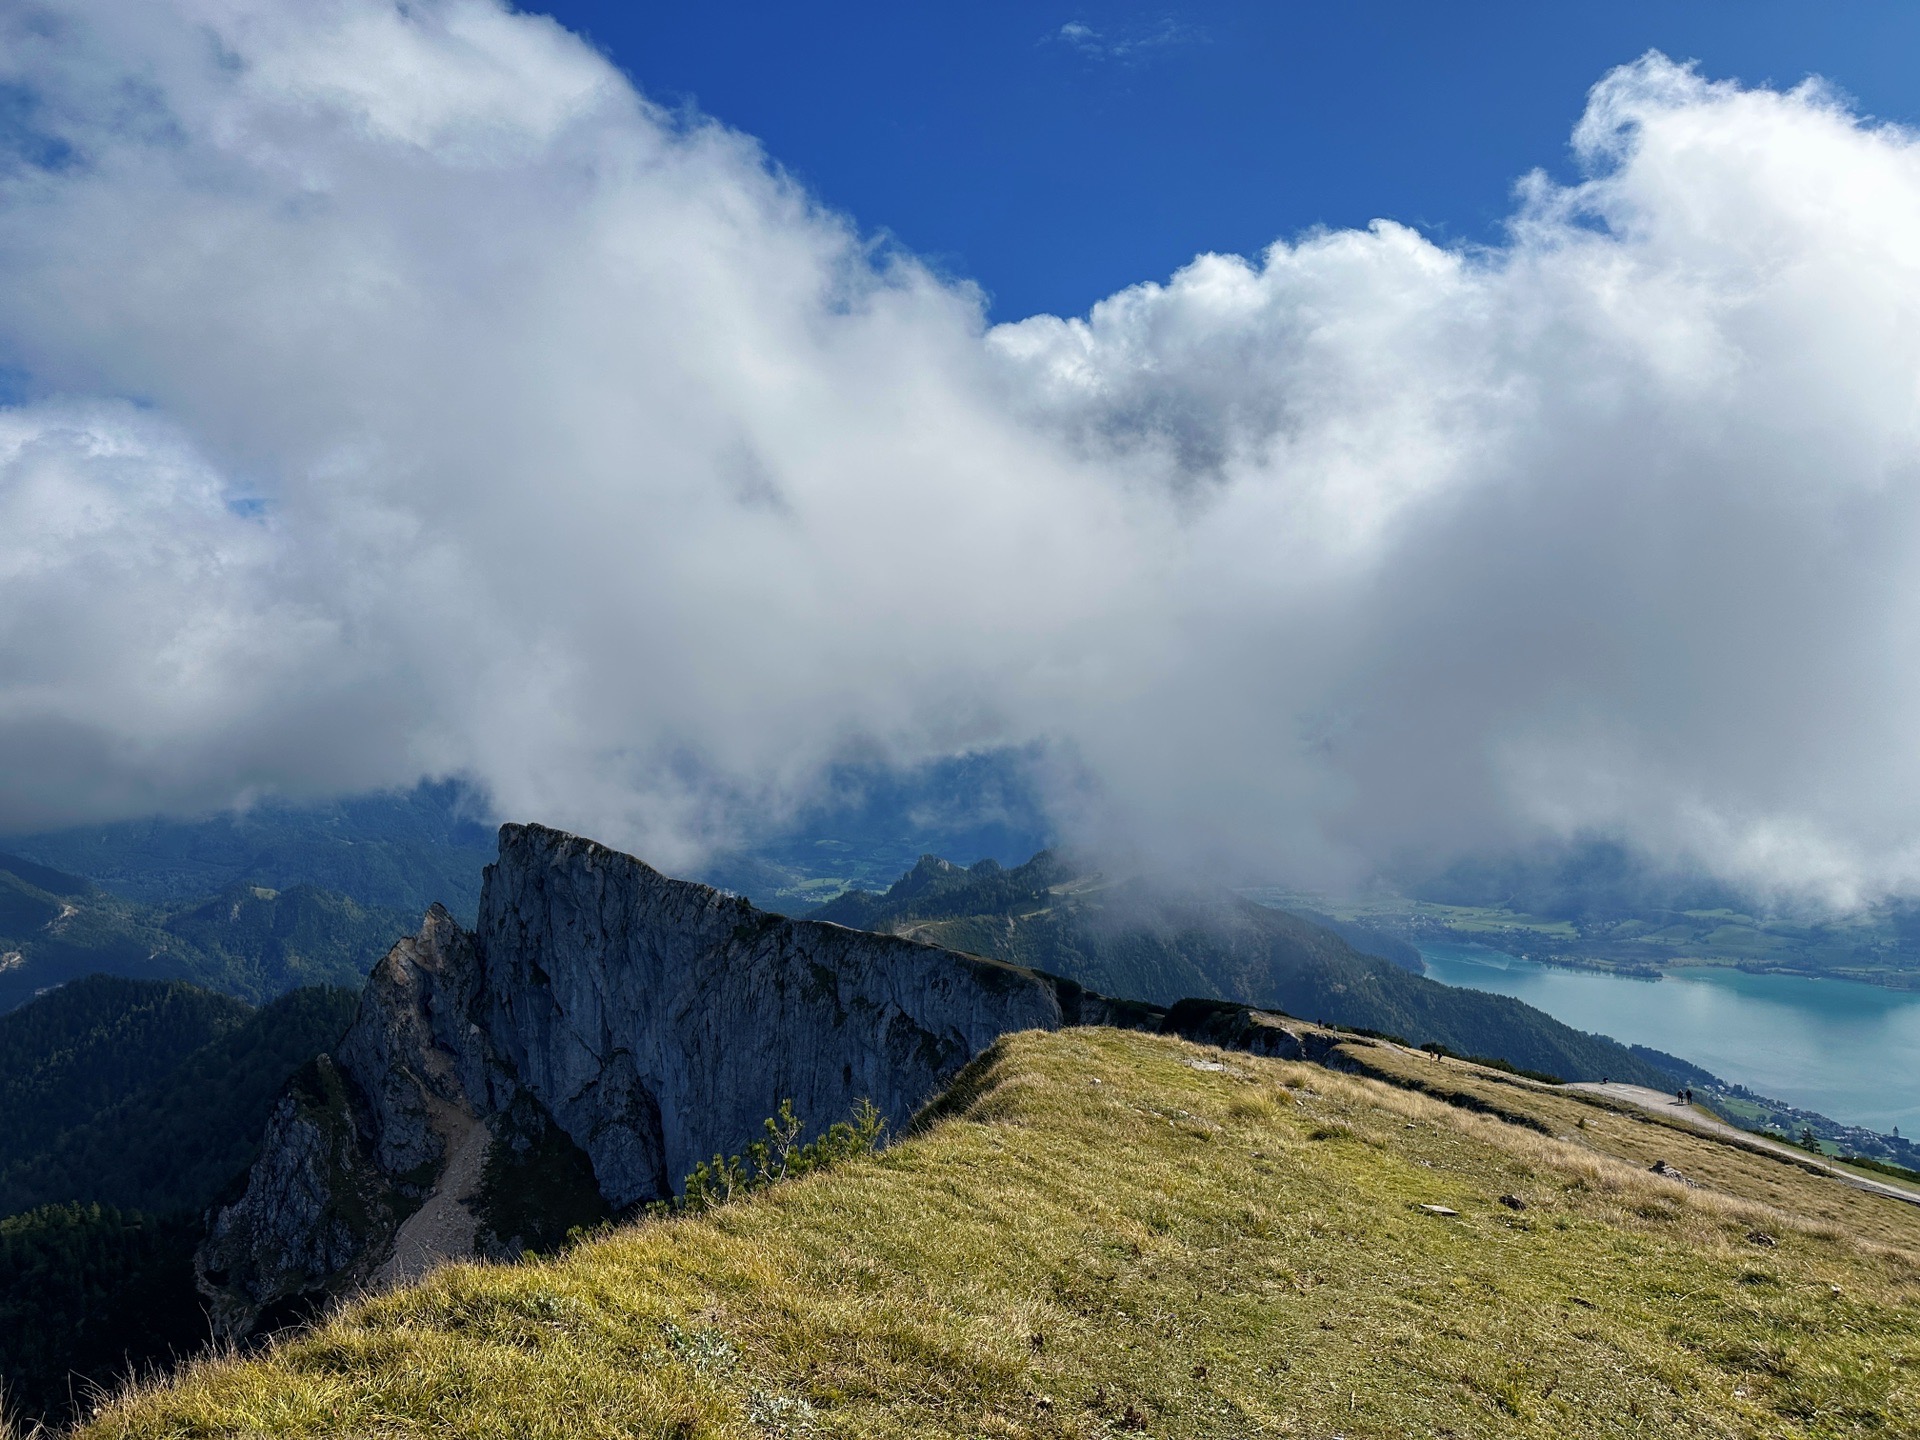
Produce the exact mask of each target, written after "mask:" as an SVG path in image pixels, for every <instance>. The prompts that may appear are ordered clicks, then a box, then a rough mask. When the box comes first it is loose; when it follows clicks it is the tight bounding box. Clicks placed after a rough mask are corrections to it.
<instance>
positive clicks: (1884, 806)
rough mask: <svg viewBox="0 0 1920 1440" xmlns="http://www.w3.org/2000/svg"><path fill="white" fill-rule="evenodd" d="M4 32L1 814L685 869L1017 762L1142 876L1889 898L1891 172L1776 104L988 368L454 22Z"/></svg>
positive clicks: (1022, 328) (873, 286)
mask: <svg viewBox="0 0 1920 1440" xmlns="http://www.w3.org/2000/svg"><path fill="white" fill-rule="evenodd" d="M4 23H5V26H6V33H5V36H4V44H3V45H0V135H3V136H4V137H5V152H4V169H3V170H0V278H3V280H4V283H0V365H3V366H4V367H5V371H4V375H5V377H6V381H7V386H8V389H9V390H10V391H11V392H12V394H13V397H14V403H12V404H10V405H8V406H7V407H6V408H5V409H4V410H0V829H22V828H27V827H32V826H42V825H50V824H55V823H65V822H70V821H78V820H85V819H93V818H105V817H110V816H119V815H128V814H135V813H140V812H143V811H152V810H159V809H171V810H194V809H204V808H208V807H217V806H222V805H229V804H235V803H245V802H246V800H247V799H249V798H250V797H254V796H260V795H269V794H271V795H282V796H289V797H300V796H307V795H320V794H326V793H333V792H339V791H345V790H356V789H366V788H370V787H376V786H382V785H399V784H405V783H408V782H410V781H412V780H414V779H416V778H418V777H420V776H423V775H447V774H461V775H466V776H469V777H472V778H473V779H475V780H477V781H478V782H480V783H482V784H484V785H485V786H486V787H488V788H489V789H490V790H491V792H492V794H493V796H494V798H495V801H496V803H497V805H498V807H499V808H500V809H501V810H502V812H503V813H507V814H512V815H516V816H518V815H524V816H529V817H538V818H542V819H547V820H550V821H553V822H555V823H560V824H567V825H572V826H576V827H580V828H583V829H586V830H588V831H591V832H594V833H598V834H601V835H604V836H606V837H607V838H610V839H614V840H618V841H622V842H625V843H627V844H629V845H632V846H634V847H637V848H639V849H640V850H641V851H642V852H643V853H646V854H648V855H650V856H653V857H655V858H657V859H659V860H660V861H661V862H662V863H666V864H684V863H687V862H688V861H689V860H690V859H692V858H694V857H696V856H697V855H698V854H699V853H701V852H702V851H703V850H704V849H705V848H706V847H709V846H711V845H714V844H716V843H725V842H730V841H734V840H737V839H739V838H740V837H741V836H742V835H743V834H745V833H748V832H750V831H751V829H752V828H753V827H754V826H755V825H756V824H758V823H762V822H764V821H766V820H768V819H772V818H777V817H778V816H780V815H781V814H784V813H786V812H787V811H788V810H790V809H791V807H793V806H794V805H796V804H798V803H800V802H802V801H804V800H805V799H806V798H807V797H808V796H809V795H810V794H811V793H812V791H813V787H815V786H817V785H818V783H819V777H820V776H821V774H822V773H823V771H824V770H825V768H826V767H827V766H828V765H830V764H831V763H832V762H833V761H835V760H836V759H842V758H845V757H846V756H848V755H850V754H862V755H879V756H882V757H886V758H889V759H891V760H893V761H896V762H898V763H902V764H907V763H912V762H915V761H918V760H922V759H925V758H927V757H931V756H937V755H943V754H951V753H955V752H960V751H965V750H969V749H977V748H981V747H987V746H995V745H1029V744H1039V745H1042V746H1044V747H1046V748H1047V751H1048V753H1050V754H1053V755H1055V756H1058V757H1061V760H1062V763H1061V775H1062V777H1063V780H1062V784H1061V787H1060V790H1059V804H1060V814H1061V816H1062V818H1063V821H1064V822H1065V823H1067V824H1068V825H1069V826H1077V827H1080V829H1081V831H1082V833H1084V834H1086V835H1091V836H1095V837H1098V838H1104V839H1108V840H1116V839H1118V840H1123V841H1125V842H1126V843H1130V844H1134V845H1138V846H1142V847H1144V848H1146V849H1147V850H1149V851H1151V852H1154V853H1158V854H1161V855H1163V856H1169V857H1180V858H1184V859H1186V860H1189V861H1193V862H1202V863H1211V864H1219V863H1227V862H1232V863H1235V864H1241V865H1244V866H1246V867H1249V868H1252V869H1261V870H1265V871H1268V872H1282V871H1284V872H1288V873H1292V874H1296V875H1304V876H1308V877H1313V878H1320V879H1327V878H1335V877H1340V876H1345V877H1353V876H1358V875H1361V874H1364V873H1365V872H1366V871H1367V870H1368V869H1370V868H1372V867H1374V866H1378V865H1383V864H1391V863H1403V862H1405V861H1406V860H1407V858H1408V857H1422V858H1426V859H1432V860H1440V859H1444V858H1446V857H1448V856H1451V855H1456V854H1461V853H1466V852H1470V851H1473V850H1478V849H1485V848H1489V847H1503V846H1508V845H1514V844H1524V843H1527V842H1529V841H1531V840H1534V839H1538V838H1542V837H1556V836H1560V837H1563V836H1569V835H1577V834H1606V835H1613V836H1618V837H1621V838H1624V839H1626V840H1628V841H1630V842H1632V843H1634V844H1636V845H1639V846H1641V847H1643V848H1645V849H1647V850H1648V851H1650V852H1651V853H1653V854H1655V855H1657V856H1661V857H1664V858H1667V859H1670V860H1672V861H1674V862H1676V863H1685V864H1693V865H1698V866H1702V867H1704V868H1706V869H1708V870H1710V871H1711V872H1712V873H1714V874H1716V875H1720V876H1722V877H1725V878H1729V879H1733V880H1737V881H1740V882H1743V883H1748V884H1757V885H1762V886H1768V887H1774V888H1778V889H1783V890H1786V891H1790V892H1795V893H1804V894H1816V895H1820V896H1823V897H1826V898H1830V899H1835V900H1839V901H1843V902H1844V901H1847V900H1850V899H1855V898H1862V897H1868V896H1872V895H1877V894H1883V893H1888V892H1893V891H1911V890H1914V889H1916V888H1920V747H1916V746H1915V744H1914V742H1913V736H1914V735H1916V734H1920V261H1916V259H1915V257H1916V256H1920V148H1916V142H1915V138H1914V137H1913V136H1912V135H1910V134H1909V133H1907V132H1905V131H1902V130H1898V129H1894V128H1890V127H1886V126H1877V125H1874V124H1871V123H1868V122H1866V121H1864V120H1862V119H1861V118H1860V117H1858V116H1856V115H1854V114H1852V113H1850V112H1849V110H1848V109H1847V107H1846V106H1845V105H1844V104H1843V103H1842V102H1841V101H1840V100H1838V99H1836V98H1834V97H1833V96H1832V95H1830V94H1829V93H1827V92H1825V91H1824V90H1822V89H1820V88H1819V87H1818V86H1814V85H1808V86H1803V87H1801V88H1799V89H1797V90H1794V91H1791V92H1788V93H1780V92H1775V91H1768V90H1750V89H1742V88H1739V87H1737V86H1733V85H1729V84H1715V83H1711V82H1709V81H1708V80H1706V79H1703V78H1702V77H1700V76H1699V75H1697V74H1696V73H1694V72H1693V71H1691V70H1689V69H1686V68H1682V67H1678V66H1676V65H1674V64H1672V63H1670V62H1668V61H1666V60H1665V59H1663V58H1661V57H1658V56H1649V57H1647V58H1646V59H1644V60H1642V61H1640V62H1638V63H1637V64H1634V65H1631V66H1628V67H1626V68H1624V69H1621V70H1618V71H1616V72H1614V73H1613V74H1611V75H1609V76H1607V77H1605V78H1604V79H1602V80H1601V82H1600V83H1599V84H1598V85H1597V86H1596V87H1595V89H1594V91H1593V92H1592V94H1591V96H1590V97H1589V100H1588V104H1587V108H1586V112H1585V114H1584V116H1583V117H1582V118H1581V119H1580V121H1579V124H1578V126H1577V128H1576V130H1575V131H1574V147H1575V153H1576V156H1577V158H1578V161H1579V163H1580V165H1581V166H1582V169H1583V173H1584V175H1585V176H1586V178H1585V179H1584V180H1582V181H1581V182H1580V183H1577V184H1574V185H1571V186H1561V185H1556V184H1553V183H1551V182H1549V181H1548V180H1547V179H1545V178H1544V177H1541V176H1534V177H1531V178H1529V179H1527V180H1525V181H1524V182H1523V183H1522V185H1521V186H1520V188H1519V190H1518V192H1517V195H1518V198H1517V200H1516V208H1515V212H1514V215H1513V217H1512V221H1511V226H1510V232H1509V238H1508V239H1507V241H1506V242H1505V243H1503V244H1501V245H1500V246H1498V247H1495V248H1491V249H1486V250H1465V249H1442V248H1438V247H1436V246H1434V245H1432V244H1430V243H1429V242H1428V241H1426V240H1425V239H1423V238H1422V237H1421V236H1419V235H1418V234H1416V233H1415V232H1413V231H1411V230H1409V229H1406V228H1403V227H1401V226H1398V225H1395V224H1391V223H1387V222H1380V223H1377V224H1375V225H1374V226H1373V227H1371V228H1370V229H1368V230H1366V231H1342V232H1334V233H1319V234H1312V235H1307V236H1304V237H1301V238H1298V239H1297V240H1294V241H1290V242H1282V243H1278V244H1276V245H1274V246H1273V247H1272V248H1271V249H1269V250H1268V251H1267V252H1266V253H1265V254H1264V255H1262V256H1260V257H1259V258H1258V259H1257V260H1246V259H1241V258H1238V257H1232V256H1218V255H1207V256H1202V257H1200V258H1198V259H1197V260H1195V261H1194V262H1193V264H1191V265H1190V266H1188V267H1187V268H1186V269H1184V270H1182V271H1181V272H1179V273H1178V274H1177V275H1175V276H1173V277H1172V278H1171V279H1170V280H1168V281H1166V282H1165V283H1163V284H1143V285H1140V286H1137V287H1135V288H1132V289H1129V290H1127V291H1124V292H1122V293H1120V294H1117V295H1115V296H1113V297H1111V298H1110V299H1108V300H1106V301H1105V302H1103V303H1102V304H1100V305H1098V306H1096V307H1095V308H1094V310H1093V311H1092V312H1091V314H1090V315H1089V316H1087V317H1085V318H1084V319H1071V320H1062V319H1057V318H1054V317H1048V316H1041V317H1035V318H1033V319H1029V320H1026V321H1023V322H1020V323H1017V324H1013V325H1007V326H1000V327H996V328H989V327H988V326H987V325H986V323H985V321H984V318H983V307H982V305H981V302H980V297H979V296H978V294H977V293H975V292H974V291H972V290H971V289H969V288H968V287H966V286H964V285H956V284H954V283H952V282H950V281H946V280H943V279H941V278H939V277H938V276H936V275H935V274H933V273H932V272H931V271H929V270H928V269H926V268H925V267H923V266H921V265H920V264H919V263H917V262H916V261H915V259H914V258H913V257H912V256H910V255H905V254H901V253H898V252H897V251H893V250H889V249H886V248H884V247H880V246H876V245H875V244H874V243H872V242H871V241H869V240H868V239H867V238H865V237H864V236H863V235H862V234H861V233H860V232H859V231H858V230H857V229H856V228H855V227H854V226H853V225H852V224H851V223H850V222H849V221H848V220H846V219H845V218H843V217H840V216H837V215H834V214H831V213H828V212H826V211H824V210H823V209H821V208H820V207H819V206H818V205H817V204H815V203H814V202H813V201H812V200H811V199H810V198H809V197H808V196H807V195H806V194H805V193H804V192H803V191H802V190H801V189H799V188H798V187H797V186H796V185H795V184H794V183H792V182H791V181H790V180H788V179H787V178H785V177H784V176H783V175H782V173H781V172H780V171H779V170H778V168H777V167H776V166H775V165H774V164H772V163H771V162H770V161H769V159H768V157H767V156H765V155H764V154H763V153H761V151H760V150H759V149H758V148H757V147H756V145H755V144H754V142H753V141H752V140H750V139H749V138H747V137H744V136H742V135H740V134H737V133H735V132H733V131H730V130H728V129H726V128H724V127H723V126H721V125H719V124H717V123H713V122H710V121H706V120H703V119H700V118H698V117H691V118H690V117H688V116H686V115H683V114H669V113H667V112H664V111H662V110H660V109H658V108H657V107H655V106H653V105H651V104H649V103H648V102H647V101H646V100H645V99H644V98H643V97H641V96H639V95H637V94H635V93H634V91H633V90H632V88H631V87H630V86H629V85H628V83H627V82H626V81H625V80H624V78H623V77H622V76H621V75H620V74H619V73H618V72H617V71H616V70H615V69H613V68H612V67H611V66H610V65H609V64H608V63H607V62H606V61H605V60H604V59H603V58H602V57H600V56H599V55H597V54H596V53H595V52H594V51H593V50H591V49H590V48H589V47H588V46H586V45H585V44H584V43H582V42H580V41H579V40H577V39H576V38H574V37H573V36H571V35H569V34H567V33H566V32H565V31H563V30H562V29H560V28H559V27H558V26H556V25H554V24H553V23H552V22H550V21H547V20H544V19H541V18H538V17H533V16H528V15H523V14H517V13H514V12H511V11H508V10H505V9H502V8H500V7H499V6H497V5H495V4H491V3H486V0H414V3H409V4H408V5H406V6H405V7H399V6H396V5H394V4H392V3H388V0H303V3H300V4H297V5H296V4H293V3H290V0H140V3H137V4H136V3H132V0H112V3H109V0H71V3H63V4H62V5H60V6H59V7H57V9H56V8H51V7H49V8H46V9H41V8H38V7H34V6H31V5H27V6H18V5H17V6H14V7H13V8H12V9H11V10H10V11H9V12H8V17H7V19H6V20H5V22H4ZM871 218H875V219H884V218H885V217H871Z"/></svg>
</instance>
